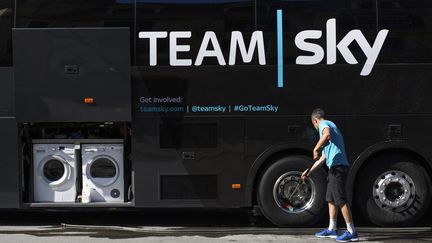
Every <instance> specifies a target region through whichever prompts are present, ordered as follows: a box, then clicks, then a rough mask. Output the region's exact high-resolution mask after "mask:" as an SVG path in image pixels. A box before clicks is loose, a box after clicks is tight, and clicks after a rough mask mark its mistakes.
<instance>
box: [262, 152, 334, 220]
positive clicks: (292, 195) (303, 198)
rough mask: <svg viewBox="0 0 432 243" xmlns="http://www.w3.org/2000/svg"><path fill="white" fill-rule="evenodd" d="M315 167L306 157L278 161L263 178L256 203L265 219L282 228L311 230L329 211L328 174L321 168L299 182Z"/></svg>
mask: <svg viewBox="0 0 432 243" xmlns="http://www.w3.org/2000/svg"><path fill="white" fill-rule="evenodd" d="M312 163H313V161H312V159H310V158H308V157H306V156H290V157H285V158H281V159H279V160H277V161H276V162H275V163H273V164H272V165H271V166H270V167H268V168H267V170H266V171H265V172H264V174H263V175H262V177H261V180H260V182H259V185H258V190H257V191H258V193H257V197H258V198H257V199H258V204H259V206H260V209H261V211H262V213H263V215H264V216H265V217H266V218H267V219H268V220H270V221H271V222H272V223H274V224H276V225H278V226H280V227H287V226H289V227H300V226H303V227H304V226H311V225H313V224H314V223H316V222H317V221H318V220H320V219H321V218H322V217H323V215H324V213H325V212H326V209H325V208H324V206H325V205H326V204H325V190H326V173H325V171H324V170H323V169H322V168H319V169H317V170H315V171H314V172H312V173H311V174H310V177H309V178H308V179H307V180H306V181H305V182H304V183H301V182H300V176H301V173H302V172H303V171H304V170H306V169H307V168H308V167H309V166H310V165H311V164H312Z"/></svg>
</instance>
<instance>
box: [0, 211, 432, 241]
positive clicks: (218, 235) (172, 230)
mask: <svg viewBox="0 0 432 243" xmlns="http://www.w3.org/2000/svg"><path fill="white" fill-rule="evenodd" d="M429 222H430V220H428V221H424V222H423V223H421V224H418V225H416V226H415V227H404V228H382V227H373V226H372V225H371V224H370V223H363V222H361V221H359V222H358V226H357V231H358V232H359V236H360V241H361V242H392V243H393V242H401V243H408V242H432V227H430V223H429ZM326 223H327V222H325V221H324V222H321V223H319V224H318V225H317V228H277V227H274V226H273V225H271V224H268V223H267V224H266V223H264V224H258V226H254V225H253V224H251V223H250V220H249V218H248V216H247V214H246V213H244V212H242V211H238V210H233V211H230V210H222V211H221V210H213V211H154V210H153V211H148V212H115V211H114V212H106V211H105V212H80V211H77V212H31V213H29V212H0V243H2V242H8V243H9V242H11V243H12V242H13V243H15V242H23V243H24V242H25V243H29V242H30V243H39V242H40V243H50V242H53V243H54V242H55V243H59V242H60V243H69V242H74V243H75V242H79V243H87V242H89V243H99V242H101V243H102V242H103V243H106V242H122V243H125V242H144V243H147V242H164V243H165V242H173V243H174V242H175V243H210V242H223V243H237V242H239V243H243V242H259V243H261V242H262V243H264V242H265V243H269V242H275V243H279V242H284V243H291V242H292V243H296V242H335V241H334V240H333V239H318V238H315V237H314V236H313V235H314V233H315V232H317V231H319V230H321V229H322V227H324V226H325V225H326ZM340 223H342V221H341V222H340ZM341 225H342V224H340V226H341ZM341 230H343V229H341Z"/></svg>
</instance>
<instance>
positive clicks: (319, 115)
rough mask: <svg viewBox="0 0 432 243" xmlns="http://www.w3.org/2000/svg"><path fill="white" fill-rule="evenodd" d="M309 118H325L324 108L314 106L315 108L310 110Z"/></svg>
mask: <svg viewBox="0 0 432 243" xmlns="http://www.w3.org/2000/svg"><path fill="white" fill-rule="evenodd" d="M311 118H316V119H324V118H325V112H324V110H323V109H321V108H316V109H315V110H313V111H312V115H311Z"/></svg>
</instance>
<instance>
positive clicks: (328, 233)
mask: <svg viewBox="0 0 432 243" xmlns="http://www.w3.org/2000/svg"><path fill="white" fill-rule="evenodd" d="M315 236H316V237H319V238H332V239H334V238H336V237H337V231H336V230H329V229H328V228H325V229H324V230H323V231H321V232H318V233H316V234H315Z"/></svg>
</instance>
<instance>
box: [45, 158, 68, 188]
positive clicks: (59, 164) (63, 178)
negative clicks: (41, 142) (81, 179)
mask: <svg viewBox="0 0 432 243" xmlns="http://www.w3.org/2000/svg"><path fill="white" fill-rule="evenodd" d="M38 171H39V176H40V177H41V179H42V181H44V182H45V183H47V184H48V185H49V186H50V187H52V188H58V187H61V186H63V185H65V184H66V183H67V182H69V181H70V179H71V176H72V167H71V166H70V164H69V163H68V162H67V161H66V160H65V159H63V158H62V157H61V156H57V155H51V156H48V157H46V158H45V159H44V160H42V161H41V163H40V164H39V170H38Z"/></svg>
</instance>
